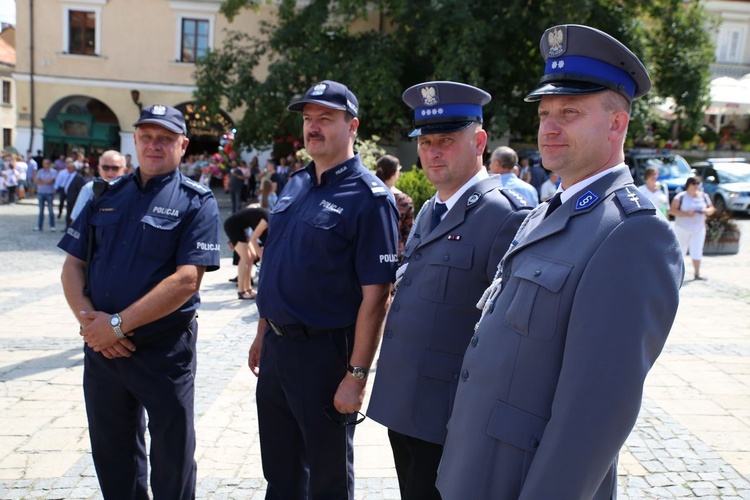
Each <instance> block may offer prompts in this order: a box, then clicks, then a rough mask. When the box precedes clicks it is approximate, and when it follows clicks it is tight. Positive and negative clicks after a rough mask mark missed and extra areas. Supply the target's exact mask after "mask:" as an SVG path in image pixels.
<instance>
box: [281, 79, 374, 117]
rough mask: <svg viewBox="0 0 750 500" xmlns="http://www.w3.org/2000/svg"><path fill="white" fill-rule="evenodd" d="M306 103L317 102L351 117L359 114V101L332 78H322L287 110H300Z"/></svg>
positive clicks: (345, 87) (344, 86)
mask: <svg viewBox="0 0 750 500" xmlns="http://www.w3.org/2000/svg"><path fill="white" fill-rule="evenodd" d="M306 104H318V105H320V106H325V107H326V108H331V109H340V110H341V111H347V112H348V113H349V114H351V115H352V116H353V117H355V118H357V117H358V116H359V101H357V97H356V96H355V95H354V93H353V92H352V91H351V90H349V89H348V88H347V86H346V85H344V84H343V83H339V82H334V81H333V80H323V81H322V82H320V83H317V84H315V85H313V86H312V87H310V88H309V89H308V90H307V92H305V96H304V97H303V98H302V99H300V100H299V101H295V102H293V103H291V104H290V105H289V106H287V109H288V110H289V111H297V112H302V110H304V109H305V105H306Z"/></svg>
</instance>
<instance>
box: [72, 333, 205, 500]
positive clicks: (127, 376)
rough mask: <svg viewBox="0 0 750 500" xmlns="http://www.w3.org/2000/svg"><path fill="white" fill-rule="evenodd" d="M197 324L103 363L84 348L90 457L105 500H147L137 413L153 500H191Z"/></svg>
mask: <svg viewBox="0 0 750 500" xmlns="http://www.w3.org/2000/svg"><path fill="white" fill-rule="evenodd" d="M197 326H198V325H197V323H196V322H195V321H193V322H192V323H191V324H190V326H189V327H188V328H187V329H186V330H185V331H183V332H180V333H175V334H172V335H169V336H166V337H163V338H160V339H159V340H157V341H155V342H153V343H151V344H148V345H145V346H141V347H138V349H137V350H136V352H134V353H133V355H132V356H131V357H130V358H116V359H112V360H110V359H107V358H105V357H104V356H102V355H101V354H100V353H96V352H94V351H92V350H91V349H90V348H89V347H88V346H84V354H85V357H84V372H83V389H84V397H85V400H86V414H87V416H88V421H89V436H90V438H91V451H92V454H93V458H94V466H95V468H96V474H97V477H98V478H99V485H100V487H101V489H102V495H103V496H104V498H105V499H106V500H112V499H117V500H120V499H122V500H135V499H137V500H141V499H144V500H145V499H148V498H149V496H148V481H147V476H148V464H147V457H146V444H145V436H144V433H145V428H146V425H145V418H144V409H145V411H147V412H148V419H149V422H148V429H149V434H150V436H151V453H150V455H151V490H152V491H153V496H154V499H155V500H160V499H164V500H187V499H194V498H195V485H196V463H195V458H194V455H195V427H194V414H193V402H194V394H195V386H194V377H195V370H196V357H195V340H196V336H197V334H198V329H197Z"/></svg>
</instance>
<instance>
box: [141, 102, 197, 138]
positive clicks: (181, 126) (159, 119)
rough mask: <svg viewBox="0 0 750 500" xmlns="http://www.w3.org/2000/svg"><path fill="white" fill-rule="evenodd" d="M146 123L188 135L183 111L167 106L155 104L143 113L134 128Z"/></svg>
mask: <svg viewBox="0 0 750 500" xmlns="http://www.w3.org/2000/svg"><path fill="white" fill-rule="evenodd" d="M144 123H153V124H154V125H159V126H162V127H164V128H165V129H167V130H169V131H171V132H174V133H175V134H182V135H187V125H186V124H185V117H184V116H183V115H182V111H180V110H179V109H177V108H173V107H172V106H167V105H166V104H154V105H153V106H149V107H147V108H145V109H143V110H142V111H141V116H140V118H138V121H137V122H135V123H134V124H133V126H134V127H137V126H138V125H143V124H144Z"/></svg>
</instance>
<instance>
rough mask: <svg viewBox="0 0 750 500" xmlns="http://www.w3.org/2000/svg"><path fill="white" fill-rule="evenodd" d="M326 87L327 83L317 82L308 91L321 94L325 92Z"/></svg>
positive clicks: (315, 94)
mask: <svg viewBox="0 0 750 500" xmlns="http://www.w3.org/2000/svg"><path fill="white" fill-rule="evenodd" d="M327 88H328V85H326V84H325V83H319V84H317V85H316V86H315V87H313V91H312V92H310V95H314V96H318V95H323V94H325V92H326V89H327Z"/></svg>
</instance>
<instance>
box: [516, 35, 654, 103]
mask: <svg viewBox="0 0 750 500" xmlns="http://www.w3.org/2000/svg"><path fill="white" fill-rule="evenodd" d="M539 48H540V50H541V52H542V57H544V60H545V61H546V66H545V68H544V76H543V77H542V78H541V80H539V87H537V89H536V90H534V91H533V92H531V93H530V94H529V95H527V96H526V99H525V100H526V101H527V102H534V101H538V100H540V99H541V98H542V96H545V95H579V94H593V93H596V92H603V91H605V90H614V91H615V92H618V93H620V94H622V95H623V96H624V97H625V98H627V100H628V102H631V101H632V100H633V99H636V98H638V97H641V96H643V95H645V94H646V93H648V91H649V90H651V79H650V78H649V76H648V72H647V71H646V68H645V67H644V66H643V63H641V61H640V60H639V59H638V57H636V55H635V54H633V53H632V52H631V51H630V49H628V48H627V47H626V46H625V45H623V44H622V43H620V42H619V41H618V40H616V39H615V38H613V37H611V36H610V35H608V34H607V33H604V32H603V31H599V30H598V29H595V28H591V27H589V26H582V25H579V24H566V25H561V26H553V27H552V28H549V29H548V30H547V31H545V32H544V35H542V40H541V41H540V42H539Z"/></svg>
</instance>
